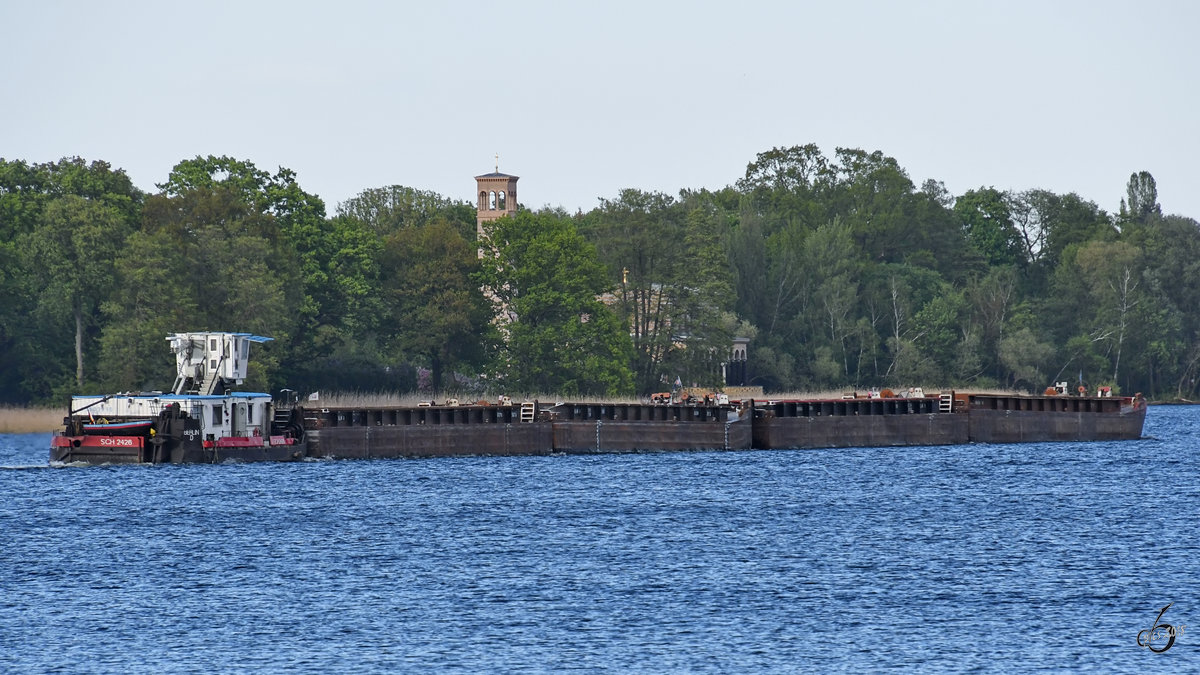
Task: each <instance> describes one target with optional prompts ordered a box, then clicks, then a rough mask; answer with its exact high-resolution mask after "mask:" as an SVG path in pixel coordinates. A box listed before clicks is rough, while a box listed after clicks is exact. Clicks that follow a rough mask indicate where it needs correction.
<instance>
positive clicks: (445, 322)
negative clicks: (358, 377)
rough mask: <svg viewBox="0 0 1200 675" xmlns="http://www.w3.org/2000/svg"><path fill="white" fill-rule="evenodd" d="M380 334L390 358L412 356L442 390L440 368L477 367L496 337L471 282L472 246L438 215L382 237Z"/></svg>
mask: <svg viewBox="0 0 1200 675" xmlns="http://www.w3.org/2000/svg"><path fill="white" fill-rule="evenodd" d="M382 267H383V270H384V275H383V279H382V282H381V285H382V289H383V293H384V298H385V304H386V308H387V311H386V312H385V313H384V315H385V318H384V320H383V326H382V328H383V331H382V332H383V334H384V335H386V336H387V339H386V343H387V347H388V352H389V353H390V354H392V355H393V357H394V358H397V359H404V358H416V359H419V360H421V361H423V362H425V363H426V364H427V365H429V367H430V369H431V371H432V386H433V390H434V391H442V380H443V371H444V369H445V368H446V367H451V368H453V367H457V366H460V365H462V366H467V367H470V368H473V369H479V368H481V367H482V366H483V365H484V363H483V360H484V357H485V355H486V354H487V353H488V352H489V348H490V347H492V346H493V344H492V343H494V341H495V340H496V336H495V335H494V332H495V331H494V329H493V327H492V326H491V325H490V323H489V322H490V320H491V318H492V314H491V308H490V307H489V306H488V303H487V301H486V299H485V298H484V296H483V294H482V293H481V292H480V290H479V286H478V284H476V283H474V282H473V281H472V279H473V277H474V276H476V275H477V274H478V271H479V259H478V257H477V255H476V249H475V247H474V246H472V245H471V243H470V242H468V241H467V240H466V239H465V238H463V236H462V234H461V233H460V232H459V231H458V229H457V228H456V227H455V226H454V225H452V224H451V223H449V222H448V221H446V220H444V219H439V220H436V221H434V222H431V223H429V224H427V225H420V226H410V227H403V228H401V229H397V230H395V231H393V232H392V234H391V235H389V236H388V238H387V239H386V240H385V242H384V251H383V258H382Z"/></svg>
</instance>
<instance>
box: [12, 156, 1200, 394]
mask: <svg viewBox="0 0 1200 675" xmlns="http://www.w3.org/2000/svg"><path fill="white" fill-rule="evenodd" d="M156 187H157V192H154V193H152V194H147V193H144V192H142V191H140V190H138V189H137V188H136V187H134V186H133V185H132V183H131V182H130V180H129V178H128V177H127V176H126V175H125V174H124V172H123V171H121V170H119V169H114V168H113V167H111V166H110V165H109V164H107V163H105V162H103V161H93V162H90V163H89V162H86V161H84V160H81V159H78V158H69V159H63V160H60V161H57V162H53V163H45V164H31V163H28V162H25V161H21V160H2V159H0V297H3V303H2V305H0V402H5V403H37V402H41V403H45V402H53V403H56V402H58V401H61V399H62V397H63V396H65V395H66V394H67V393H69V392H74V391H90V392H98V391H112V390H122V391H123V390H151V389H161V388H165V387H166V386H168V385H169V384H170V381H171V379H172V376H173V370H172V368H173V366H172V363H171V361H170V355H169V353H168V350H167V348H166V345H165V339H164V338H165V336H166V335H167V334H168V333H171V332H175V331H181V330H236V331H248V332H255V333H259V334H263V335H269V336H272V337H274V338H276V342H274V343H271V344H269V345H268V346H266V347H265V348H263V349H259V350H258V352H257V354H256V358H255V359H254V365H253V372H252V381H251V382H249V383H248V385H249V386H252V387H255V388H266V389H278V388H282V387H290V388H293V389H298V390H316V389H330V388H332V389H340V390H360V391H361V390H367V391H370V390H388V391H410V390H417V389H422V390H427V391H431V392H441V391H461V392H468V393H482V392H484V391H488V392H493V393H494V392H497V391H510V392H513V393H516V392H556V393H560V394H563V395H583V394H606V395H617V394H620V395H629V394H634V393H640V394H646V393H648V392H651V391H658V390H661V389H663V388H665V387H669V386H670V383H672V382H674V381H675V380H676V378H678V379H680V380H681V381H683V382H686V383H688V384H696V385H702V386H714V385H719V384H720V364H721V363H722V362H723V361H725V360H726V358H727V357H728V353H729V347H730V341H731V339H732V338H733V337H735V336H741V337H748V338H750V339H751V358H750V364H749V370H750V376H751V384H757V385H762V386H763V387H764V388H766V389H767V390H768V391H786V390H801V389H809V390H813V389H829V388H842V387H854V388H866V387H871V386H879V387H884V386H886V387H893V388H895V387H900V386H909V385H922V386H935V387H937V386H959V387H1014V388H1018V389H1026V390H1035V391H1040V390H1041V389H1042V388H1043V387H1045V386H1047V385H1048V384H1050V383H1052V382H1055V381H1063V380H1066V381H1069V382H1071V383H1072V386H1074V385H1076V384H1082V385H1085V386H1087V387H1088V388H1089V389H1093V388H1095V387H1096V386H1101V385H1109V386H1114V387H1115V388H1116V389H1117V390H1119V391H1123V392H1127V393H1131V392H1133V391H1143V392H1145V393H1147V394H1148V395H1150V396H1152V397H1157V398H1176V397H1182V398H1195V397H1196V396H1197V395H1198V393H1200V392H1198V387H1200V382H1197V371H1198V370H1200V313H1198V312H1197V311H1196V309H1195V308H1197V307H1200V227H1198V224H1197V222H1196V221H1195V220H1193V219H1191V218H1185V217H1182V216H1177V215H1163V213H1162V210H1161V207H1160V206H1159V204H1158V196H1157V192H1156V187H1155V183H1154V178H1153V177H1152V176H1151V175H1150V174H1149V173H1146V172H1139V173H1135V174H1133V175H1132V176H1131V177H1130V179H1129V182H1128V185H1127V190H1126V194H1125V195H1124V197H1123V199H1122V200H1121V207H1120V210H1119V211H1118V212H1117V213H1115V214H1109V213H1106V212H1105V211H1103V210H1102V209H1100V208H1099V207H1098V206H1097V205H1096V204H1094V203H1092V202H1090V201H1087V200H1084V199H1082V198H1080V197H1079V196H1078V195H1075V194H1065V195H1060V194H1055V193H1053V192H1049V191H1046V190H1037V189H1032V190H1026V191H1006V190H998V189H996V188H993V187H986V186H985V187H980V188H977V189H973V190H968V191H967V192H966V193H964V194H962V195H957V196H956V195H951V194H949V193H948V191H947V190H946V189H945V187H944V186H943V185H942V184H941V183H938V182H936V181H926V182H925V183H924V184H922V185H920V186H917V185H914V184H913V182H912V180H911V179H910V178H909V176H908V175H907V173H906V172H905V171H904V169H903V168H902V167H901V166H900V165H899V164H898V163H897V161H896V160H895V159H893V158H891V157H888V156H886V155H883V154H882V153H880V152H873V153H868V152H864V151H862V150H857V149H845V148H839V149H837V150H836V152H835V153H834V154H833V156H831V157H830V156H826V155H825V154H823V153H822V152H821V150H820V149H819V148H817V147H816V146H814V145H806V146H796V147H790V148H774V149H772V150H769V151H767V152H763V153H760V154H759V155H758V156H757V157H755V158H754V160H753V161H752V162H750V163H749V165H748V166H747V168H746V172H745V175H744V176H743V178H742V179H741V180H739V181H738V182H737V184H736V185H734V186H729V187H726V188H724V189H721V190H717V191H709V190H684V191H683V192H681V193H680V194H679V195H678V196H671V195H666V194H661V193H654V192H645V191H641V190H637V189H627V190H622V191H621V192H620V193H619V194H617V195H614V196H613V197H612V198H608V199H601V200H600V202H599V205H598V206H597V207H596V208H594V209H593V210H591V211H589V212H587V213H579V214H576V215H573V216H572V215H568V214H567V213H565V212H563V211H562V210H560V209H543V210H541V211H537V212H532V211H528V210H525V209H521V210H520V211H518V213H517V215H516V216H514V217H508V218H503V219H501V220H498V221H495V222H493V223H488V224H485V226H484V228H483V231H482V234H481V235H477V233H476V226H475V211H474V208H473V207H472V206H471V205H470V204H469V203H467V202H462V201H457V200H455V199H452V198H447V197H444V196H442V195H438V194H435V193H432V192H428V191H422V190H419V189H415V188H411V187H404V186H388V187H383V188H375V189H368V190H364V191H363V192H362V193H361V194H359V195H358V196H356V197H354V198H353V199H350V200H348V201H347V202H345V203H343V204H340V205H338V207H337V209H336V213H334V214H333V215H330V214H328V213H327V212H326V206H325V204H324V202H323V201H322V200H321V199H320V198H319V197H318V196H316V195H313V194H310V193H308V192H306V191H304V190H303V189H302V188H301V186H300V184H299V183H298V181H297V177H296V175H295V174H294V173H293V172H291V171H289V170H287V169H284V168H280V169H279V170H278V171H277V172H276V173H274V174H271V173H268V172H266V171H263V170H261V169H259V168H257V167H255V166H254V165H253V164H251V163H250V162H248V161H244V160H237V159H232V158H229V157H197V158H195V159H190V160H185V161H182V162H180V163H179V164H178V165H176V167H175V168H174V169H173V170H172V171H171V173H170V174H169V175H168V176H167V177H166V179H165V181H164V182H163V183H161V184H159V185H157V186H156Z"/></svg>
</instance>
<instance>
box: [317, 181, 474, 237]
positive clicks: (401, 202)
mask: <svg viewBox="0 0 1200 675" xmlns="http://www.w3.org/2000/svg"><path fill="white" fill-rule="evenodd" d="M337 212H338V215H341V216H347V217H350V218H354V219H356V220H358V221H359V222H361V223H363V224H364V225H366V227H367V229H369V230H370V231H372V232H374V233H375V234H376V235H377V236H379V237H380V238H383V237H386V236H387V235H389V234H391V233H392V232H395V231H396V230H399V229H401V228H404V227H420V226H422V225H427V224H429V223H431V222H433V221H434V220H435V219H441V220H444V221H445V222H448V223H451V224H453V225H454V227H455V229H456V230H457V231H458V233H459V234H460V235H461V236H462V237H463V238H465V239H467V240H468V241H473V240H474V239H475V208H474V207H473V206H471V204H469V203H467V202H456V201H454V200H452V199H447V198H445V197H443V196H441V195H440V194H438V193H436V192H432V191H429V190H418V189H416V188H411V187H405V186H403V185H389V186H387V187H381V188H373V189H370V190H363V191H362V192H360V193H359V194H358V195H356V196H355V197H352V198H350V199H348V200H346V201H344V202H342V203H340V204H338V207H337Z"/></svg>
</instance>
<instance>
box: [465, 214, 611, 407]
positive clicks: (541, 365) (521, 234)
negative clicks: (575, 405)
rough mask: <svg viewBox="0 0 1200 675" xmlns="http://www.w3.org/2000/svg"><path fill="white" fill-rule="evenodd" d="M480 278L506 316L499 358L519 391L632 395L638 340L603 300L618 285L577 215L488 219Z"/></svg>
mask: <svg viewBox="0 0 1200 675" xmlns="http://www.w3.org/2000/svg"><path fill="white" fill-rule="evenodd" d="M480 246H481V251H482V255H483V257H482V261H481V267H480V272H479V275H478V279H479V281H480V282H481V283H482V285H483V286H484V288H485V290H486V292H487V293H488V294H489V297H490V299H491V300H492V303H493V307H494V309H495V312H496V314H497V315H499V316H502V317H504V318H503V319H502V332H503V333H504V334H505V340H504V344H503V346H502V347H501V349H500V354H499V356H498V359H497V361H496V368H495V370H496V372H497V374H498V376H499V377H500V378H501V382H503V384H504V385H505V386H507V387H508V388H510V389H512V390H520V391H526V392H551V393H553V392H557V393H560V394H563V395H579V394H597V395H627V394H631V393H633V373H632V371H631V370H630V368H629V363H630V360H631V359H632V356H633V352H632V345H631V344H630V340H629V335H628V332H627V330H626V329H625V328H624V327H623V326H622V325H621V322H620V321H619V319H618V318H617V316H616V315H615V314H614V313H613V312H612V311H611V310H610V309H609V308H608V307H606V306H605V305H604V304H603V303H601V302H600V301H599V300H598V299H597V298H598V297H599V296H600V295H601V294H604V293H606V292H610V291H611V290H612V285H611V283H610V282H609V280H608V276H607V274H606V273H605V269H604V266H603V265H601V264H600V263H599V261H598V260H597V258H596V250H595V248H594V247H593V246H592V245H590V244H589V243H587V241H585V240H584V239H583V237H582V236H580V235H579V233H578V232H577V231H576V229H575V226H574V225H573V224H572V222H571V220H570V219H569V218H568V217H566V216H565V215H563V214H559V213H553V212H542V213H536V214H535V213H532V212H529V211H519V212H518V213H517V214H516V215H515V216H508V217H504V218H500V219H499V220H496V221H493V222H490V223H485V224H484V229H483V238H482V241H481V242H480Z"/></svg>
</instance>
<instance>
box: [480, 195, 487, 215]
mask: <svg viewBox="0 0 1200 675" xmlns="http://www.w3.org/2000/svg"><path fill="white" fill-rule="evenodd" d="M486 208H487V193H486V192H483V191H480V193H479V209H480V210H481V211H482V210H483V209H486Z"/></svg>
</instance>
